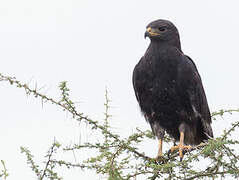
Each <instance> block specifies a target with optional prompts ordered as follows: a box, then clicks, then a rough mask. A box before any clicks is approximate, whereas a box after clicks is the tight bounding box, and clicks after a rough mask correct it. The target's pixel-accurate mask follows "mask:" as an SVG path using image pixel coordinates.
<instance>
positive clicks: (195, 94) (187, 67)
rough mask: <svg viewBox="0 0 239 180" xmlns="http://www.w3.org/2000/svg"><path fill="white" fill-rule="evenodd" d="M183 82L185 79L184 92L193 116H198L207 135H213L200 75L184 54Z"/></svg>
mask: <svg viewBox="0 0 239 180" xmlns="http://www.w3.org/2000/svg"><path fill="white" fill-rule="evenodd" d="M184 57H185V60H184V62H185V63H184V67H183V68H184V70H183V71H184V73H182V74H184V77H183V78H184V82H185V81H186V83H187V85H186V86H183V87H187V88H186V89H187V90H186V93H187V97H189V99H188V100H189V102H190V104H191V108H192V111H193V112H194V114H195V116H199V117H200V120H201V123H202V126H203V129H204V131H205V133H206V134H207V135H209V136H210V137H213V132H212V128H211V125H210V124H211V115H210V110H209V107H208V103H207V98H206V95H205V91H204V88H203V85H202V80H201V77H200V75H199V73H198V70H197V67H196V65H195V64H194V62H193V60H192V59H191V58H190V57H189V56H184Z"/></svg>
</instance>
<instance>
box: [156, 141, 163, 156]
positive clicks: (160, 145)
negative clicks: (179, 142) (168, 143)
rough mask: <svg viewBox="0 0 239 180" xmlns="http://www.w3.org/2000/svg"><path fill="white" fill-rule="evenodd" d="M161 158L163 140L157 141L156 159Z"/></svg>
mask: <svg viewBox="0 0 239 180" xmlns="http://www.w3.org/2000/svg"><path fill="white" fill-rule="evenodd" d="M161 157H163V139H159V147H158V154H157V157H156V159H159V158H161Z"/></svg>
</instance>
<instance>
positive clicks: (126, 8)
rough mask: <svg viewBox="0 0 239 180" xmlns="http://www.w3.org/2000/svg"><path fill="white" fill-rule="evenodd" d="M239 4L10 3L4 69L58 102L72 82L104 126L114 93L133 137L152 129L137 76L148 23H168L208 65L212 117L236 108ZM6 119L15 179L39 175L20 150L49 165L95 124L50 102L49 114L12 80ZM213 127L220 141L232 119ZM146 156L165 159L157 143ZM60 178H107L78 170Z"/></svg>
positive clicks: (1, 99)
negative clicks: (52, 149) (58, 145)
mask: <svg viewBox="0 0 239 180" xmlns="http://www.w3.org/2000/svg"><path fill="white" fill-rule="evenodd" d="M238 7H239V3H238V1H236V0H234V1H233V0H231V1H219V0H211V1H206V0H201V1H189V0H188V1H186V0H180V1H162V0H158V1H139V0H131V1H129V0H121V1H112V0H100V1H96V0H95V1H93V0H65V1H64V0H41V1H37V0H21V1H19V0H1V1H0V62H1V63H0V64H1V65H0V73H3V74H5V75H9V76H15V77H17V79H19V80H21V81H23V82H28V83H29V85H30V86H31V87H35V85H36V84H37V87H39V88H40V87H44V88H43V89H42V90H41V92H43V93H46V94H47V95H49V96H53V97H56V98H59V96H60V95H59V91H58V88H57V86H58V84H59V82H61V81H63V80H66V81H68V84H69V87H70V89H71V96H72V99H73V100H74V101H77V102H79V103H80V107H81V111H83V112H85V113H86V114H89V115H90V117H92V118H93V119H95V120H100V119H102V118H103V112H104V107H103V103H104V91H105V88H106V87H107V89H108V90H109V91H110V93H109V95H110V98H111V100H112V104H111V105H112V106H113V107H112V109H111V114H113V119H112V125H113V127H114V131H115V132H119V133H120V134H121V135H122V136H125V135H128V134H130V133H131V132H132V130H133V129H135V128H136V127H141V128H143V129H149V126H148V125H147V124H146V122H145V120H144V119H143V117H142V116H141V114H140V112H139V108H138V105H137V102H136V99H135V97H134V92H133V87H132V82H131V78H132V70H133V68H134V66H135V64H136V63H137V62H138V60H139V59H140V57H141V56H142V55H143V54H144V52H145V50H146V48H147V46H148V44H149V40H148V39H147V40H145V39H144V37H143V36H144V32H145V27H146V25H147V24H148V23H149V22H150V21H152V20H156V19H159V18H162V19H168V20H170V21H172V22H173V23H174V24H175V25H176V26H177V27H178V30H179V33H180V36H181V44H182V50H183V51H184V53H185V54H187V55H189V56H190V57H191V58H192V59H193V60H194V61H195V63H196V65H197V67H198V70H199V72H200V74H201V77H202V80H203V83H204V87H205V91H206V94H207V97H208V102H209V106H210V109H211V111H215V110H218V109H221V108H226V109H228V108H236V107H239V101H238V92H239V84H238V75H239V72H238V66H239V63H238V60H239V54H238V42H239V35H238V32H239V21H238V17H239V12H238ZM0 113H1V116H0V122H1V125H0V143H1V147H0V159H3V160H4V161H5V162H6V166H7V169H8V170H9V173H10V176H9V177H8V179H9V180H15V179H24V180H31V179H36V177H35V175H34V174H33V173H32V172H31V170H30V168H29V167H27V165H26V158H25V156H24V155H23V154H21V153H20V146H26V147H29V149H30V150H31V151H32V153H33V154H34V155H35V160H36V161H39V162H41V161H42V160H43V156H44V154H45V152H46V151H47V150H48V147H49V146H50V145H51V143H52V141H53V139H54V137H55V138H56V139H57V140H58V141H60V142H62V143H64V144H65V145H68V144H71V143H73V142H77V141H78V140H79V139H80V137H85V138H87V137H88V136H87V135H85V134H83V133H82V129H84V127H85V126H84V125H79V124H78V123H77V122H76V121H75V120H73V119H71V118H70V116H69V115H68V114H66V113H65V112H63V111H61V109H59V108H57V107H55V106H54V105H51V104H50V103H47V104H45V105H44V106H43V108H42V106H41V101H40V100H38V99H35V98H33V97H31V96H30V97H27V96H26V95H25V92H24V91H23V90H20V89H17V88H15V87H13V86H9V84H7V83H5V82H0ZM212 126H213V129H214V131H215V135H216V136H217V135H219V134H220V132H222V130H223V129H224V128H225V127H227V126H228V120H227V118H224V119H219V122H214V123H213V125H212ZM88 138H93V137H92V136H90V137H88ZM146 144H147V143H146ZM141 150H144V151H145V152H146V154H147V155H149V156H155V154H156V152H157V142H156V141H153V142H150V143H148V144H147V145H145V146H144V147H142V149H141ZM152 150H153V151H152ZM79 160H80V159H79ZM60 175H63V177H65V179H86V178H87V179H103V177H98V176H97V175H95V174H94V173H92V172H88V171H86V172H83V173H81V172H80V170H78V169H76V170H74V171H70V172H68V171H66V173H65V172H62V173H60Z"/></svg>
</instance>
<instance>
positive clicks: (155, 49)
mask: <svg viewBox="0 0 239 180" xmlns="http://www.w3.org/2000/svg"><path fill="white" fill-rule="evenodd" d="M175 49H177V50H178V51H179V52H181V53H182V50H181V45H180V42H177V43H176V42H175V43H169V42H163V41H160V42H159V41H151V43H150V45H149V47H148V50H147V53H149V54H152V55H160V54H165V53H170V51H171V50H173V51H174V50H175Z"/></svg>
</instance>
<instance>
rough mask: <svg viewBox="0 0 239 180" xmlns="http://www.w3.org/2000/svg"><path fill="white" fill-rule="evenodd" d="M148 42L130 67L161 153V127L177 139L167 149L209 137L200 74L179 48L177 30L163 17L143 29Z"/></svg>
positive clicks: (205, 100) (208, 124)
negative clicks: (176, 143) (138, 59)
mask: <svg viewBox="0 0 239 180" xmlns="http://www.w3.org/2000/svg"><path fill="white" fill-rule="evenodd" d="M145 37H149V39H150V41H151V42H150V45H149V47H148V49H147V51H146V52H145V54H144V56H143V57H142V58H141V59H140V61H139V62H138V64H137V65H136V66H135V68H134V72H133V86H134V90H135V95H136V98H137V101H138V103H139V106H140V109H141V111H142V113H143V115H144V117H145V119H146V121H147V122H149V124H150V126H151V129H152V131H153V133H154V135H155V136H157V138H158V139H159V148H158V155H157V157H160V156H162V143H163V137H164V133H165V131H166V132H167V133H168V134H169V135H170V136H171V137H173V138H174V139H175V140H176V141H179V144H178V145H177V146H173V147H172V148H171V152H172V151H174V150H176V149H178V150H179V156H180V159H181V160H182V158H183V150H184V149H190V148H191V146H190V145H197V144H200V143H201V142H204V141H206V140H208V139H209V138H211V137H213V132H212V128H211V116H210V111H209V108H208V103H207V99H206V95H205V92H204V89H203V85H202V81H201V78H200V75H199V73H198V71H197V68H196V65H195V64H194V62H193V60H192V59H191V58H190V57H188V56H187V55H185V54H184V53H183V52H182V50H181V45H180V39H179V33H178V30H177V28H176V27H175V26H174V24H173V23H171V22H170V21H167V20H162V19H159V20H156V21H153V22H151V23H150V24H149V25H148V26H147V29H146V32H145Z"/></svg>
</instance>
